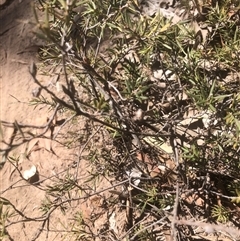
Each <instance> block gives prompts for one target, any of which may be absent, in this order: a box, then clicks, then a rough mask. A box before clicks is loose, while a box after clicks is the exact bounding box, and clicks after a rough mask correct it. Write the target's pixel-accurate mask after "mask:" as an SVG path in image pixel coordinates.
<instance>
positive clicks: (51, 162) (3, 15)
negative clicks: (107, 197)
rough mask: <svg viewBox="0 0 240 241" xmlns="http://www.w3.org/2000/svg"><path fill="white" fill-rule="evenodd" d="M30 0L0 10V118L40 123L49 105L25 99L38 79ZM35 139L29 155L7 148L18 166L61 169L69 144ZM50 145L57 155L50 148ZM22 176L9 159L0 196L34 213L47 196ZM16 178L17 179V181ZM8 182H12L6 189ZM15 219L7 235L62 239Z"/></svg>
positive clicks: (48, 171)
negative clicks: (35, 77)
mask: <svg viewBox="0 0 240 241" xmlns="http://www.w3.org/2000/svg"><path fill="white" fill-rule="evenodd" d="M31 2H32V1H30V0H23V1H14V2H13V3H12V4H10V5H9V6H8V7H7V8H5V9H4V10H1V11H0V66H1V69H0V71H1V72H0V95H1V102H0V106H1V108H0V109H1V113H0V114H1V116H0V119H1V120H5V121H9V122H14V121H15V120H16V121H17V122H19V123H25V124H27V123H28V124H32V125H43V124H46V122H47V118H49V117H50V116H51V115H52V112H53V111H49V110H48V109H46V108H42V109H41V108H39V107H37V108H35V109H34V108H33V106H30V105H29V101H31V99H32V98H33V95H32V90H34V88H36V85H35V83H34V82H33V81H32V78H31V76H30V74H29V70H28V68H29V65H30V63H31V61H37V57H36V56H37V49H38V47H37V45H39V44H40V42H39V41H37V39H36V37H35V35H34V33H33V30H34V24H33V23H34V18H33V12H32V7H31ZM52 77H54V73H53V74H52ZM49 78H50V77H44V76H39V79H40V81H41V82H42V83H45V82H48V81H49ZM12 132H13V130H12V128H6V127H3V134H4V136H3V138H4V140H7V141H8V140H9V138H10V136H11V134H12ZM33 145H34V143H33ZM37 145H38V148H35V150H34V151H32V152H31V154H30V155H29V157H28V158H25V156H24V153H25V152H24V151H25V148H26V147H25V146H21V147H19V148H17V149H15V150H14V151H13V152H11V153H10V156H15V157H19V162H18V163H15V164H18V168H19V170H22V171H24V170H27V169H28V168H29V167H31V166H32V165H35V166H36V167H37V169H38V172H39V178H40V180H42V179H44V178H46V177H49V176H52V175H55V174H56V173H58V172H60V171H62V170H65V169H66V168H67V167H68V166H69V165H70V164H71V163H72V162H73V154H74V152H73V150H67V149H64V148H63V147H60V146H59V145H58V144H57V143H54V142H53V143H51V142H49V141H48V140H39V142H38V143H37ZM1 148H4V146H1ZM51 148H52V149H53V150H54V152H55V154H56V155H55V154H53V153H52V152H51V150H50V149H51ZM2 161H3V160H2ZM21 179H22V178H21V177H20V175H19V173H18V172H17V171H16V169H15V168H14V166H13V165H11V164H10V163H9V162H7V163H6V164H5V165H4V167H3V168H2V169H1V170H0V184H1V185H0V187H1V188H0V189H1V194H2V195H1V196H3V197H5V198H7V199H9V200H10V201H11V202H12V204H13V205H15V207H16V208H17V209H18V210H21V212H23V213H24V214H25V215H26V216H28V217H37V216H39V215H40V211H39V207H40V204H41V202H42V200H43V199H44V197H45V191H43V190H42V189H41V185H40V186H39V187H36V186H33V185H29V184H28V183H27V182H26V181H24V180H22V181H20V182H18V181H19V180H21ZM16 182H18V183H17V184H16V185H15V183H16ZM45 184H46V183H45ZM12 185H13V188H10V190H7V189H8V188H9V187H11V186H12ZM6 190H7V191H6ZM86 212H87V210H86ZM53 217H55V218H53V223H54V226H55V228H56V229H57V228H59V229H62V227H60V226H61V225H60V222H59V220H60V219H61V221H62V224H64V222H66V223H67V222H68V221H69V220H68V218H69V217H66V218H65V219H64V218H63V217H61V216H60V214H59V213H58V214H57V213H54V215H53ZM13 220H15V222H16V224H15V225H11V226H10V227H9V228H8V229H7V230H8V232H9V235H10V236H11V240H35V238H37V237H38V236H39V237H38V238H37V239H36V240H61V239H63V240H64V234H61V233H56V232H49V233H48V232H45V231H43V232H41V234H40V232H39V229H40V228H41V223H40V222H26V223H22V222H19V223H17V222H18V221H20V220H21V217H20V216H16V217H15V218H13ZM50 226H51V224H50ZM0 239H1V237H0ZM1 240H2V239H1ZM6 240H7V239H6Z"/></svg>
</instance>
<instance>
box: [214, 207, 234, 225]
mask: <svg viewBox="0 0 240 241" xmlns="http://www.w3.org/2000/svg"><path fill="white" fill-rule="evenodd" d="M211 213H212V217H213V218H216V220H217V221H218V222H221V223H226V222H228V221H229V217H230V214H229V210H227V209H226V208H225V207H224V206H220V205H215V206H214V207H213V208H212V211H211Z"/></svg>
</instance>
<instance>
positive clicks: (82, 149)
mask: <svg viewBox="0 0 240 241" xmlns="http://www.w3.org/2000/svg"><path fill="white" fill-rule="evenodd" d="M101 128H102V126H99V127H98V129H97V130H96V131H95V132H94V133H93V134H92V135H91V136H90V137H89V138H88V140H87V141H86V143H85V144H84V145H83V147H82V148H81V150H80V152H79V154H78V162H77V170H76V175H75V179H76V180H77V176H78V169H79V164H80V160H81V156H82V153H83V151H84V149H85V148H86V146H87V145H88V143H89V142H90V141H91V139H92V138H93V137H94V136H95V135H96V134H97V133H98V132H99V130H100V129H101Z"/></svg>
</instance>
